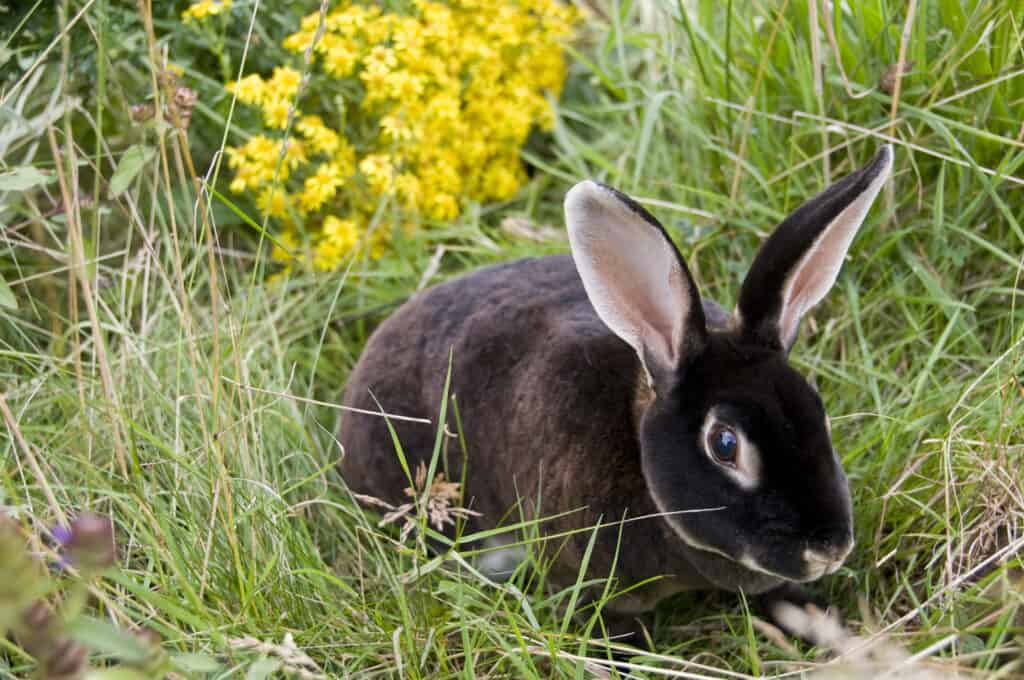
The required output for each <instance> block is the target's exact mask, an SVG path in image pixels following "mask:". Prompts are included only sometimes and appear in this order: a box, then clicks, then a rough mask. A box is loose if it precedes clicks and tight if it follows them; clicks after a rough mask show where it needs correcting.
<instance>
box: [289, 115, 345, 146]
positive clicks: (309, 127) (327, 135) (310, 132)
mask: <svg viewBox="0 0 1024 680" xmlns="http://www.w3.org/2000/svg"><path fill="white" fill-rule="evenodd" d="M295 127H296V129H297V130H298V131H299V132H301V133H302V135H303V136H304V137H305V138H306V141H308V142H309V147H310V148H311V149H312V150H313V151H314V152H315V153H322V154H327V155H332V154H334V153H336V152H337V151H338V150H339V149H340V148H341V137H340V136H338V133H337V132H335V131H334V130H332V129H330V128H329V127H327V126H326V125H324V121H323V119H322V118H320V116H303V118H302V119H301V120H299V122H298V123H297V124H296V125H295Z"/></svg>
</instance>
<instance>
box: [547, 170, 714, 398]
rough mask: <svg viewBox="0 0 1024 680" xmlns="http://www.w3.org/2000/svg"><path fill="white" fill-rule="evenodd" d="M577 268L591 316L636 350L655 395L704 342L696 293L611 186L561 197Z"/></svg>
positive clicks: (666, 244)
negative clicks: (595, 313) (593, 314)
mask: <svg viewBox="0 0 1024 680" xmlns="http://www.w3.org/2000/svg"><path fill="white" fill-rule="evenodd" d="M565 221H566V225H567V226H568V229H569V243H570V245H571V246H572V257H573V260H575V262H576V269H577V271H579V274H580V278H581V279H583V287H584V288H585V289H586V291H587V297H588V298H590V303H591V304H592V305H593V306H594V310H595V311H596V312H597V315H598V316H599V317H600V318H601V320H602V321H603V322H604V323H605V325H606V326H608V328H609V329H611V331H612V332H613V333H615V334H616V335H617V336H619V337H620V338H622V339H623V340H624V341H625V342H626V343H628V344H629V345H630V346H632V347H633V349H634V350H636V353H637V355H638V356H639V357H640V361H641V363H643V365H644V368H645V370H646V371H647V377H648V380H649V382H650V383H651V385H652V386H653V387H655V388H657V386H658V385H660V384H664V381H666V380H671V379H672V376H673V375H675V373H676V372H677V371H678V370H679V369H680V368H682V367H683V366H684V365H685V363H686V361H687V359H688V358H692V357H693V356H695V355H696V354H697V353H699V352H700V351H701V350H702V349H703V348H704V345H705V343H706V341H707V329H706V328H705V325H704V311H703V309H702V308H701V303H700V295H699V294H698V293H697V286H696V285H695V284H694V282H693V278H692V277H691V276H690V272H689V270H687V268H686V263H685V262H683V258H682V257H681V256H680V254H679V251H678V250H676V247H675V246H674V245H673V244H672V241H670V240H669V238H668V235H667V234H666V233H665V230H664V229H663V228H662V226H661V225H660V224H658V222H657V220H655V219H654V218H653V217H652V216H651V215H650V213H648V212H647V211H646V210H644V209H643V208H641V207H640V206H639V205H637V204H636V202H634V201H633V200H632V199H630V198H629V197H628V196H626V195H625V194H622V193H620V192H618V191H616V190H615V189H612V188H611V187H607V186H604V185H602V184H598V183H596V182H591V181H589V180H587V181H584V182H580V183H579V184H577V185H576V186H574V187H573V188H572V189H570V190H569V193H568V194H567V195H566V197H565Z"/></svg>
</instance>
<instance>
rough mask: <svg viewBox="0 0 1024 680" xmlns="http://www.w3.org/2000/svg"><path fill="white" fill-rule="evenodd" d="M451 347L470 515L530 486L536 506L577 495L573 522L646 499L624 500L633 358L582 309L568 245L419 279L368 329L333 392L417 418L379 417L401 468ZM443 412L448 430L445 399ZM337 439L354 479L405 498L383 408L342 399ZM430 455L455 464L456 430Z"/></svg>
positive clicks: (434, 401) (456, 472)
mask: <svg viewBox="0 0 1024 680" xmlns="http://www.w3.org/2000/svg"><path fill="white" fill-rule="evenodd" d="M450 350H451V351H452V352H453V355H452V357H453V358H452V361H453V365H452V387H451V394H452V395H453V396H454V397H455V399H454V403H455V404H457V408H458V412H459V415H460V420H461V423H462V427H463V433H464V435H465V439H466V444H467V450H468V474H467V480H466V500H467V502H470V503H472V505H473V508H474V509H476V510H478V511H481V512H482V513H483V516H482V518H481V519H480V521H479V523H480V525H482V526H494V525H495V524H497V523H498V522H499V521H500V520H501V518H502V516H503V515H505V513H506V512H507V511H508V510H509V509H510V508H511V507H512V505H513V504H514V503H515V502H516V500H517V497H521V496H522V497H529V496H531V495H533V494H534V493H536V492H537V491H538V489H540V497H541V500H542V508H541V510H542V513H543V514H549V513H551V512H558V511H565V510H568V509H570V508H578V507H580V506H581V505H588V510H587V511H586V512H585V513H584V514H585V515H586V517H579V516H576V517H574V518H573V519H572V524H573V525H575V526H580V525H581V524H582V522H584V521H585V520H586V519H588V518H589V520H590V521H596V520H597V518H598V517H599V516H600V515H601V514H602V513H607V514H605V516H606V517H607V516H609V514H610V515H611V516H618V515H619V514H620V513H621V512H622V510H624V509H625V508H627V507H628V508H629V511H630V514H637V513H639V512H642V511H645V510H652V511H653V507H651V508H647V507H643V508H640V507H637V504H638V503H640V502H645V499H646V498H647V494H646V493H644V492H643V488H642V487H643V479H642V475H641V473H640V467H639V465H638V464H637V461H638V451H637V448H636V437H635V429H634V426H635V425H634V422H633V411H634V406H635V405H634V404H633V403H632V400H633V397H632V395H634V394H635V393H636V390H635V385H636V381H637V380H638V379H640V371H641V369H640V367H639V362H638V361H637V359H636V355H635V354H634V352H633V351H632V349H631V348H630V347H629V346H628V345H626V344H625V343H624V342H622V341H621V340H620V339H619V338H617V337H616V336H614V335H613V334H612V333H611V332H610V331H608V329H607V327H606V326H605V325H604V324H603V323H602V322H601V321H600V319H599V318H598V317H597V315H596V314H595V312H594V310H593V307H592V306H591V304H590V302H589V301H588V299H587V296H586V293H585V291H584V289H583V285H582V283H581V281H580V278H579V275H578V274H577V272H576V268H575V266H574V264H573V261H572V258H571V257H569V256H567V255H555V256H548V257H539V258H532V259H526V260H518V261H515V262H510V263H506V264H501V265H497V266H494V267H489V268H486V269H483V270H479V271H476V272H473V273H471V274H468V275H465V276H462V277H460V278H457V279H454V280H452V281H449V282H447V283H444V284H441V285H438V286H435V287H433V288H430V289H427V290H425V291H422V292H420V293H418V294H416V295H415V296H414V297H413V298H412V299H410V300H409V301H408V302H406V303H405V304H404V305H403V306H402V307H401V308H399V309H398V310H397V311H396V312H395V313H394V314H393V315H391V316H390V317H389V318H388V319H387V320H385V321H384V322H383V323H382V324H381V326H380V327H379V328H378V329H377V330H376V332H374V334H373V335H372V336H371V338H370V340H369V342H368V343H367V346H366V349H365V350H364V352H363V355H362V357H361V358H360V360H359V363H358V364H357V365H356V367H355V369H354V370H353V373H352V376H351V378H350V380H349V383H348V387H347V390H346V393H345V397H344V404H345V405H346V406H352V407H356V408H361V409H368V410H378V409H379V408H382V409H383V410H384V411H385V412H387V413H392V414H396V415H402V416H413V417H418V418H429V419H430V420H431V424H429V425H427V424H423V423H414V422H408V421H401V420H393V421H392V425H393V426H394V428H395V430H396V432H397V434H398V438H399V441H400V442H401V445H402V449H403V452H404V454H405V456H406V458H407V459H408V461H409V464H410V468H412V469H415V466H416V464H417V463H418V462H419V461H429V459H430V455H431V453H432V451H433V447H434V439H435V435H436V431H437V415H438V413H439V409H440V406H441V397H442V392H443V388H444V380H445V374H446V371H447V368H448V357H449V351H450ZM375 399H376V401H375ZM378 403H379V406H378ZM448 413H449V415H448V430H449V431H450V432H453V433H454V432H456V430H457V427H456V424H455V418H454V415H453V413H452V405H451V404H449V410H448ZM340 441H341V443H342V445H343V447H344V450H345V457H344V460H343V463H342V474H343V476H344V477H345V480H346V482H347V483H348V485H349V486H350V487H351V488H352V490H353V491H356V492H357V493H364V494H369V495H373V496H376V497H378V498H381V499H384V500H388V501H389V502H396V501H397V502H403V501H405V500H407V498H406V497H405V496H404V493H403V490H404V489H405V488H406V487H408V486H409V483H408V480H407V479H406V477H405V474H404V473H403V472H402V469H401V466H400V465H399V463H398V460H397V456H396V453H395V448H394V445H393V443H392V438H391V436H390V433H389V432H388V430H387V426H386V424H385V421H384V419H383V418H381V417H379V416H371V415H361V414H355V413H345V414H344V415H343V417H342V424H341V430H340ZM443 464H446V466H447V470H448V475H449V478H452V479H460V478H461V475H462V451H461V447H460V443H459V441H458V440H457V439H455V438H449V439H448V441H447V460H446V461H444V462H443ZM442 469H444V468H442ZM581 501H582V502H581Z"/></svg>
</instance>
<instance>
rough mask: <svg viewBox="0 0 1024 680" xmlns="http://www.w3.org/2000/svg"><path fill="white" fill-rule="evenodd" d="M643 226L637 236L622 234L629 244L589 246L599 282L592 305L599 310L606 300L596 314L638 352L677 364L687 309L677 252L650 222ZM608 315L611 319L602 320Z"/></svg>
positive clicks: (600, 241)
mask: <svg viewBox="0 0 1024 680" xmlns="http://www.w3.org/2000/svg"><path fill="white" fill-rule="evenodd" d="M639 226H640V229H641V231H639V232H638V233H632V234H630V235H627V234H625V233H623V234H622V237H623V239H626V238H628V240H629V241H630V243H629V245H628V246H627V245H626V244H625V243H623V242H622V241H621V240H620V239H618V238H595V239H593V240H591V241H590V242H589V243H590V246H591V250H590V259H591V261H592V264H593V273H594V274H596V275H597V276H598V277H599V278H600V279H601V285H600V286H599V287H598V288H599V291H595V294H593V295H591V296H590V297H591V302H592V303H594V306H595V309H596V308H597V307H598V302H597V300H598V299H601V298H603V301H602V303H601V304H602V309H598V313H599V314H600V315H601V316H602V319H603V320H605V323H606V324H608V325H609V327H610V328H611V329H612V330H613V331H615V332H616V333H617V334H618V335H619V336H620V337H622V338H623V339H624V340H626V341H627V342H629V343H630V344H631V345H633V347H634V349H636V350H637V352H638V353H641V352H646V353H647V355H648V356H650V358H652V359H654V360H656V361H658V362H659V363H661V364H663V365H664V366H674V365H675V364H676V362H677V361H678V358H679V357H678V356H677V354H678V351H677V349H678V348H679V347H680V346H681V343H682V337H680V336H681V335H682V319H683V317H684V315H685V314H686V313H687V311H688V308H687V306H686V303H685V302H684V300H685V299H686V297H687V295H686V290H685V288H684V285H685V284H684V281H683V277H682V272H681V271H680V270H679V265H678V262H677V260H676V256H675V253H674V252H673V251H672V250H670V246H669V245H668V244H667V243H665V240H664V238H663V237H662V236H661V234H659V233H657V232H655V230H654V229H652V228H651V227H650V226H648V225H646V224H643V225H639ZM618 231H620V232H628V231H629V230H628V229H624V228H620V229H619V230H618ZM648 232H654V236H655V238H644V236H645V235H646V233H648ZM629 236H632V238H630V237H629ZM602 312H604V313H602ZM605 313H606V314H608V316H609V319H605V318H604V314H605ZM612 318H617V319H618V322H619V324H620V328H621V330H622V332H621V333H620V332H619V329H617V328H615V327H613V322H612V321H611V320H610V319H612ZM626 336H632V337H633V338H635V342H634V341H631V340H630V339H628V338H627V337H626ZM641 356H643V354H642V353H641Z"/></svg>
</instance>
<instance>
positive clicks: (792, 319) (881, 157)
mask: <svg viewBox="0 0 1024 680" xmlns="http://www.w3.org/2000/svg"><path fill="white" fill-rule="evenodd" d="M892 158H893V151H892V147H891V146H889V145H886V146H883V147H882V148H881V149H880V150H879V152H878V153H877V154H875V157H874V158H873V159H872V160H871V162H870V163H868V164H867V165H866V166H864V167H863V168H861V169H860V170H857V171H856V172H854V173H852V174H850V175H847V176H846V177H844V178H843V179H841V180H839V181H838V182H836V183H835V184H833V185H832V186H830V187H829V188H827V189H825V190H824V191H823V192H821V193H820V194H818V195H817V196H815V197H814V198H812V199H811V200H809V201H807V203H805V204H803V205H802V206H800V207H799V208H797V209H796V211H795V212H793V213H792V214H791V215H790V216H789V217H787V218H786V219H785V220H784V221H783V222H782V224H780V225H779V226H778V227H777V228H776V229H775V231H774V232H773V233H772V235H771V236H769V237H768V240H767V241H765V242H764V245H762V246H761V250H760V251H759V252H758V254H757V257H755V258H754V263H753V265H751V267H750V271H749V272H748V273H747V277H746V279H745V280H744V281H743V287H742V288H741V289H740V298H739V303H738V304H737V306H736V317H737V319H736V320H737V322H738V323H737V325H738V329H739V331H740V333H741V334H742V336H743V337H744V338H745V339H747V340H750V341H753V342H756V343H757V344H760V345H763V346H766V347H771V348H773V349H778V350H780V351H782V352H789V349H790V348H791V347H792V346H793V343H794V342H795V341H796V336H797V331H798V329H799V328H800V320H801V319H802V318H803V317H804V315H805V314H806V313H807V312H808V311H810V310H811V308H812V307H814V306H815V305H816V304H818V303H819V302H820V301H821V299H822V298H823V297H825V294H826V293H827V292H828V291H829V289H830V288H831V287H832V284H834V283H835V281H836V277H837V276H839V268H840V267H841V266H842V264H843V258H844V257H846V251H847V250H849V248H850V244H851V243H852V242H853V237H854V236H855V235H856V234H857V230H858V229H859V228H860V225H861V223H862V222H863V221H864V218H865V216H867V214H868V209H869V208H870V207H871V204H872V202H874V200H875V197H876V196H877V195H878V192H879V190H880V189H881V188H882V185H883V184H885V180H886V178H887V177H888V176H889V171H890V170H891V169H892Z"/></svg>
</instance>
